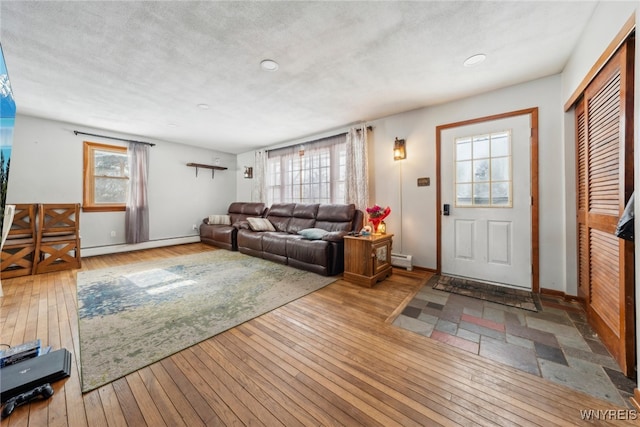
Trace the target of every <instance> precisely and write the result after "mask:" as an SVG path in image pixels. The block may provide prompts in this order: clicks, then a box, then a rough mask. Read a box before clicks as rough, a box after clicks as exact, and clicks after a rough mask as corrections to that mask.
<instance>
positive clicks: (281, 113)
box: [0, 0, 596, 153]
mask: <svg viewBox="0 0 640 427" xmlns="http://www.w3.org/2000/svg"><path fill="white" fill-rule="evenodd" d="M595 5H596V2H592V1H569V2H560V1H553V2H540V1H517V2H516V1H510V2H484V1H461V2H445V1H431V2H211V1H209V2H180V1H172V2H149V1H134V2H111V1H105V2H102V1H84V2H70V1H69V2H67V1H62V2H50V1H34V2H26V1H24V2H23V1H18V2H12V1H5V0H3V1H1V2H0V35H1V38H0V40H1V42H2V49H3V51H4V54H5V61H6V64H7V68H8V71H9V77H10V79H11V84H12V87H13V93H14V97H15V100H16V106H17V111H18V113H19V114H20V113H22V114H27V115H32V116H38V117H44V118H50V119H55V120H61V121H66V122H71V123H77V124H81V125H83V126H87V127H93V128H100V129H104V130H107V131H112V132H118V133H127V134H133V135H139V136H141V137H148V138H157V139H160V140H166V141H174V142H179V143H185V144H191V145H196V146H202V147H208V148H212V149H215V150H220V151H224V152H229V153H243V152H247V151H249V150H252V149H255V148H258V147H263V146H269V145H273V144H275V143H279V142H283V141H288V140H292V139H297V138H300V137H304V136H306V135H312V134H316V133H320V132H324V131H327V130H332V129H336V128H340V127H345V126H348V125H350V124H352V123H358V122H361V121H368V120H373V119H377V118H381V117H385V116H388V115H392V114H396V113H399V112H403V111H408V110H412V109H415V108H420V107H424V106H428V105H434V104H438V103H442V102H446V101H450V100H453V99H459V98H464V97H467V96H469V95H473V94H478V93H482V92H486V91H489V90H493V89H497V88H500V87H505V86H510V85H513V84H517V83H520V82H524V81H528V80H532V79H536V78H540V77H544V76H548V75H552V74H555V73H558V72H560V71H561V70H562V69H563V67H564V65H565V63H566V61H567V59H568V57H569V55H570V53H571V51H572V49H573V47H574V46H575V44H576V42H577V40H578V38H579V37H580V34H581V33H582V31H583V29H584V27H585V25H586V23H587V21H588V19H589V17H590V15H591V13H592V11H593V9H594V8H595ZM476 53H484V54H486V55H487V60H486V61H485V62H484V63H482V64H480V65H478V66H476V67H473V68H466V67H463V65H462V63H463V61H464V59H465V58H467V57H469V56H471V55H473V54H476ZM265 58H270V59H274V60H276V61H277V62H278V63H279V64H280V68H279V70H278V71H275V72H267V71H263V70H261V68H260V65H259V64H260V61H261V60H262V59H265ZM202 103H205V104H208V105H209V106H210V108H209V109H208V110H202V109H200V108H198V107H197V105H198V104H202Z"/></svg>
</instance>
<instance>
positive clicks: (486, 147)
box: [454, 131, 513, 207]
mask: <svg viewBox="0 0 640 427" xmlns="http://www.w3.org/2000/svg"><path fill="white" fill-rule="evenodd" d="M511 157H512V155H511V132H510V131H501V132H494V133H491V134H486V135H474V136H471V137H463V138H457V139H456V140H455V151H454V164H455V184H454V185H455V192H456V203H455V205H456V206H457V207H474V206H482V207H512V206H513V203H512V191H511V189H512V170H511Z"/></svg>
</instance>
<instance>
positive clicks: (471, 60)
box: [462, 53, 487, 67]
mask: <svg viewBox="0 0 640 427" xmlns="http://www.w3.org/2000/svg"><path fill="white" fill-rule="evenodd" d="M485 59H487V55H485V54H484V53H479V54H477V55H473V56H470V57H468V58H467V59H465V60H464V63H463V64H462V65H464V66H465V67H473V66H474V65H478V64H480V63H482V62H484V60H485Z"/></svg>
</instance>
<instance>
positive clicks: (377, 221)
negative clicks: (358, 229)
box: [369, 218, 382, 234]
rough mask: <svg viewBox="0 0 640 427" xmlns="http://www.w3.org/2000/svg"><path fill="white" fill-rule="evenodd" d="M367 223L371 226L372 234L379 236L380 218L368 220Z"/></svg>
mask: <svg viewBox="0 0 640 427" xmlns="http://www.w3.org/2000/svg"><path fill="white" fill-rule="evenodd" d="M369 222H371V225H372V226H373V234H380V232H379V231H378V227H380V223H381V222H382V218H369Z"/></svg>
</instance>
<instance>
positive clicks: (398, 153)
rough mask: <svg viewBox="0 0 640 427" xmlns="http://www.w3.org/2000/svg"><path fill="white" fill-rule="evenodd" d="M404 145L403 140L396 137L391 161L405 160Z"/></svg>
mask: <svg viewBox="0 0 640 427" xmlns="http://www.w3.org/2000/svg"><path fill="white" fill-rule="evenodd" d="M404 145H405V141H404V139H398V137H396V140H395V142H394V143H393V160H404V159H406V158H407V152H406V151H405V147H404Z"/></svg>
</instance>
